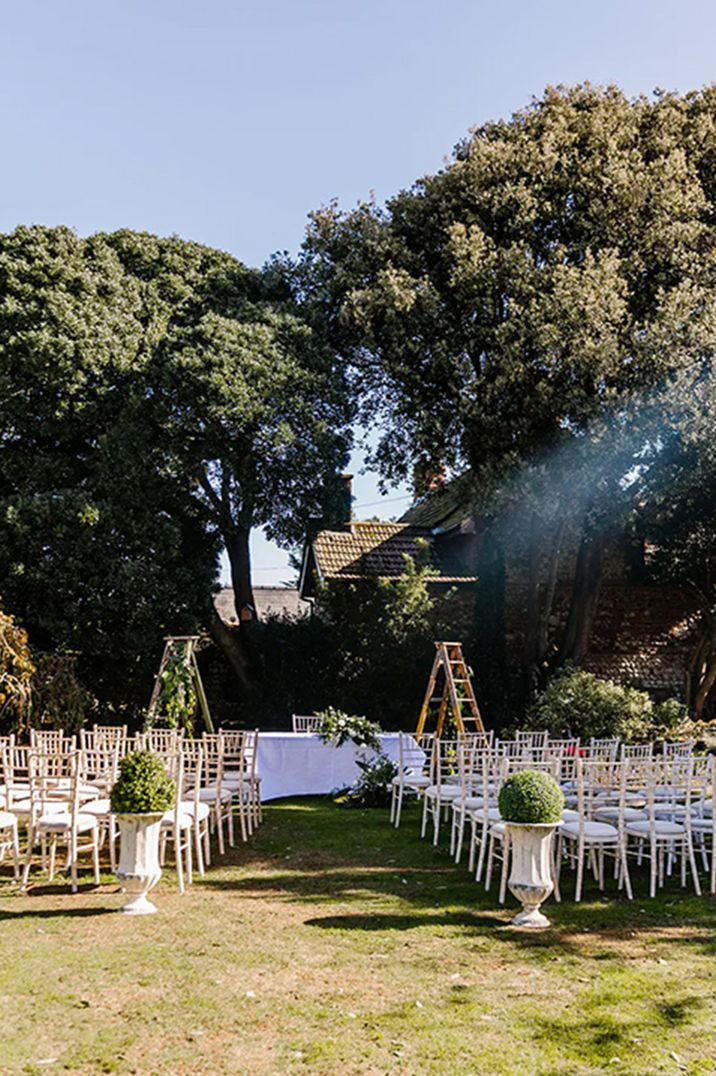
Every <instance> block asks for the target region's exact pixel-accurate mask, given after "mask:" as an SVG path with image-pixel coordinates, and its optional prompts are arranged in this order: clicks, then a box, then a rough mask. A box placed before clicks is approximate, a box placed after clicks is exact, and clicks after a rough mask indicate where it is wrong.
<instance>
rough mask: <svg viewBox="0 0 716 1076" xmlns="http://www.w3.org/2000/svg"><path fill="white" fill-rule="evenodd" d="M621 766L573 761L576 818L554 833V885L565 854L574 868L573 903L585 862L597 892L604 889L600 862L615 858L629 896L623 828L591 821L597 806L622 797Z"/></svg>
mask: <svg viewBox="0 0 716 1076" xmlns="http://www.w3.org/2000/svg"><path fill="white" fill-rule="evenodd" d="M623 765H624V764H622V763H618V762H614V761H613V760H612V759H608V760H599V759H597V760H584V759H582V758H579V759H578V761H577V817H576V819H575V818H573V817H570V818H568V819H567V820H566V821H564V822H563V823H562V824H561V826H560V827H559V830H558V831H557V848H556V884H557V886H559V879H560V872H561V866H562V856H563V852H564V851H565V850H566V851H567V852H568V854H569V858H570V862H571V863H572V864H573V865H576V871H577V877H576V884H575V894H574V899H575V901H577V902H579V901H580V900H581V899H582V886H583V880H584V867H585V860H588V862H589V863H590V864H591V866H592V869H593V871H594V875H595V878H596V879H597V881H598V883H599V887H600V889H603V888H604V858H605V856H606V855H612V856H615V857H618V858H619V861H620V863H621V866H622V871H623V873H625V874H626V883H627V891H628V894H629V896H631V889H630V885H629V877H628V870H627V866H626V842H625V841H624V840H623V839H622V836H621V832H622V829H623V825H622V823H621V822H619V823H618V824H617V825H614V824H613V823H612V822H606V821H600V820H598V818H596V817H595V814H596V811H597V810H598V808H599V807H600V806H602V807H606V805H607V804H608V803H609V801H610V800H613V799H614V798H615V797H616V798H617V800H620V798H621V796H622V767H623Z"/></svg>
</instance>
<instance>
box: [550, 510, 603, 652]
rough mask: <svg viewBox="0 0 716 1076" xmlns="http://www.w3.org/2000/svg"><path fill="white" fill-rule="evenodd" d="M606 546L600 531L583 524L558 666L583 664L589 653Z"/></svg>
mask: <svg viewBox="0 0 716 1076" xmlns="http://www.w3.org/2000/svg"><path fill="white" fill-rule="evenodd" d="M605 545H606V535H605V532H604V531H603V530H602V529H601V528H596V529H595V528H592V527H590V526H589V524H585V530H584V533H583V535H582V541H581V542H580V545H579V552H578V553H577V564H576V567H575V572H574V582H573V585H572V597H571V600H570V604H569V613H568V615H567V623H566V625H565V628H564V635H563V637H562V645H561V646H560V649H559V654H558V655H557V664H558V665H563V664H564V663H565V662H566V661H574V662H577V663H579V662H580V661H583V660H584V658H585V656H586V654H587V650H588V649H589V641H590V637H591V633H592V625H593V624H594V615H595V613H596V611H597V605H598V603H599V588H600V585H601V581H602V570H603V566H604V547H605Z"/></svg>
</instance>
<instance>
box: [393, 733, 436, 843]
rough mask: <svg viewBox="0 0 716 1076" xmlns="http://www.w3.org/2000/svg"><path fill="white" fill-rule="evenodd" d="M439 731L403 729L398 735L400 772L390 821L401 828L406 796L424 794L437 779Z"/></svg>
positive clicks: (394, 791)
mask: <svg viewBox="0 0 716 1076" xmlns="http://www.w3.org/2000/svg"><path fill="white" fill-rule="evenodd" d="M434 750H435V733H433V732H423V733H413V732H401V733H400V734H399V736H398V772H397V774H396V775H395V777H394V778H393V781H392V786H391V797H390V821H391V822H392V823H393V825H394V826H395V827H396V829H397V828H398V826H399V825H400V815H401V811H402V809H403V799H404V798H405V797H406V796H416V797H418V798H419V797H420V796H421V794H422V793H423V792H424V791H425V789H426V788H427V787H428V785H431V784H432V783H433V778H432V773H433V761H434Z"/></svg>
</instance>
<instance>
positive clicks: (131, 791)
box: [110, 751, 177, 814]
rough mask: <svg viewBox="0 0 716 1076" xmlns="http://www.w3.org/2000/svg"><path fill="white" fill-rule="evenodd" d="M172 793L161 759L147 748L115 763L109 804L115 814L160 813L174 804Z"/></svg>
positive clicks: (175, 791) (174, 798)
mask: <svg viewBox="0 0 716 1076" xmlns="http://www.w3.org/2000/svg"><path fill="white" fill-rule="evenodd" d="M176 794H177V788H176V784H175V783H174V781H172V779H171V777H169V776H168V775H167V772H166V770H165V768H164V764H163V762H162V760H161V759H160V758H159V757H158V756H157V755H155V754H153V753H152V752H151V751H134V752H132V754H129V755H127V756H126V758H123V759H122V761H121V762H120V764H119V776H118V778H117V781H116V783H115V785H114V787H113V789H112V793H111V796H110V804H111V807H112V810H113V812H114V813H115V814H148V813H153V812H159V811H161V812H162V813H163V812H164V811H169V810H171V808H172V807H173V806H174V803H175V801H176Z"/></svg>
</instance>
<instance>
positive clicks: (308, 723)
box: [291, 714, 321, 732]
mask: <svg viewBox="0 0 716 1076" xmlns="http://www.w3.org/2000/svg"><path fill="white" fill-rule="evenodd" d="M291 725H292V727H293V731H294V732H318V730H319V729H320V727H321V718H320V717H318V716H317V715H316V714H309V715H305V714H292V715H291Z"/></svg>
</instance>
